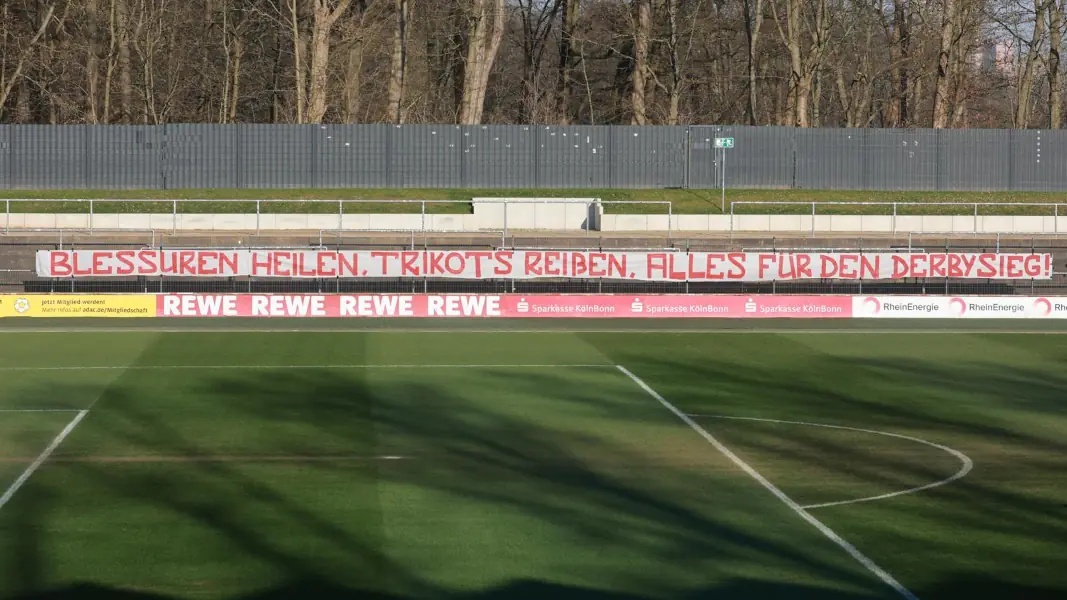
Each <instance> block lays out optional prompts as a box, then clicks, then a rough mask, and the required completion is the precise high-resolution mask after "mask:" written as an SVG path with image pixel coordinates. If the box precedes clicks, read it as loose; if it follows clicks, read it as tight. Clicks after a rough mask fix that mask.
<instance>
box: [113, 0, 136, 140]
mask: <svg viewBox="0 0 1067 600" xmlns="http://www.w3.org/2000/svg"><path fill="white" fill-rule="evenodd" d="M127 2H129V0H115V13H116V19H117V24H118V36H117V40H116V42H117V44H116V45H117V47H118V69H119V101H120V103H121V106H120V107H119V120H120V121H121V122H123V123H129V122H131V121H132V120H133V63H132V62H131V60H130V10H129V6H128V5H127Z"/></svg>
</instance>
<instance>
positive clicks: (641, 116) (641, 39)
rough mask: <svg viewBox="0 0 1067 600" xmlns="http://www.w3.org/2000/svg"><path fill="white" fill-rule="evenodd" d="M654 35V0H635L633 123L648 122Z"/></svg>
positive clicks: (632, 74) (632, 77)
mask: <svg viewBox="0 0 1067 600" xmlns="http://www.w3.org/2000/svg"><path fill="white" fill-rule="evenodd" d="M651 37H652V0H633V70H632V71H631V72H630V105H631V108H632V110H633V116H632V117H631V119H630V123H631V124H632V125H646V124H648V114H647V98H646V84H647V82H648V80H649V78H650V69H649V64H648V46H649V40H650V38H651Z"/></svg>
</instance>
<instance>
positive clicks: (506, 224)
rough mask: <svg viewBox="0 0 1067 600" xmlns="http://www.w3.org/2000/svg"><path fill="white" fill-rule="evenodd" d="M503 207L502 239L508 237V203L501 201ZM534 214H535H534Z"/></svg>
mask: <svg viewBox="0 0 1067 600" xmlns="http://www.w3.org/2000/svg"><path fill="white" fill-rule="evenodd" d="M501 202H502V203H503V205H504V237H507V236H508V201H507V200H502V201H501ZM535 214H536V213H535Z"/></svg>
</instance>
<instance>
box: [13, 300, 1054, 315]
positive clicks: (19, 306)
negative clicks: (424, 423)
mask: <svg viewBox="0 0 1067 600" xmlns="http://www.w3.org/2000/svg"><path fill="white" fill-rule="evenodd" d="M0 317H98V318H99V317H164V318H174V317H218V318H222V317H264V318H404V317H409V318H410V317H417V318H578V319H585V318H705V319H706V318H725V319H758V318H799V319H831V318H833V319H841V318H861V319H862V318H871V319H931V318H933V319H960V318H964V319H1063V318H1067V297H1025V296H963V297H952V296H784V295H746V296H737V295H719V294H690V295H683V294H675V295H656V294H651V295H611V294H588V295H577V294H576V295H560V294H530V295H521V294H501V295H492V294H104V295H99V294H98V295H79V294H8V295H0Z"/></svg>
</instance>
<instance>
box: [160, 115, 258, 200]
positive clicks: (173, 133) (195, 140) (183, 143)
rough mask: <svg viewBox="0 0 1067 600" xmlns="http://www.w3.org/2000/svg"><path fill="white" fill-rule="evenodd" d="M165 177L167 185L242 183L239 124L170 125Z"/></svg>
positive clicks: (229, 185)
mask: <svg viewBox="0 0 1067 600" xmlns="http://www.w3.org/2000/svg"><path fill="white" fill-rule="evenodd" d="M165 132H166V140H165V145H164V148H165V156H166V158H165V160H164V164H163V180H164V185H165V186H166V187H167V189H173V190H180V189H193V188H195V189H211V188H215V189H218V188H229V189H233V188H239V187H241V181H240V180H241V177H240V174H241V168H240V165H239V163H238V157H239V156H240V155H239V153H238V150H239V143H240V141H239V137H238V136H239V135H240V132H241V127H240V126H238V125H167V126H166V129H165Z"/></svg>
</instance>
